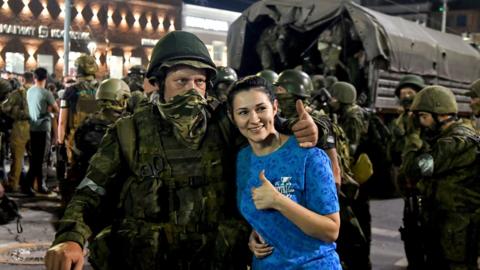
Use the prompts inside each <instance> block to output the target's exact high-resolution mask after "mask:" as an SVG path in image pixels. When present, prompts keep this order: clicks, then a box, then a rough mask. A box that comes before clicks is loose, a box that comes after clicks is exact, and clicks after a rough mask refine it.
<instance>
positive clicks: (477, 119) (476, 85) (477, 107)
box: [465, 79, 480, 132]
mask: <svg viewBox="0 0 480 270" xmlns="http://www.w3.org/2000/svg"><path fill="white" fill-rule="evenodd" d="M465 95H466V96H468V97H470V98H471V99H472V101H471V103H470V108H471V109H472V117H471V119H470V121H471V123H472V126H473V127H474V128H475V129H476V130H477V132H479V131H480V102H479V100H478V99H480V79H478V80H476V81H474V82H473V83H472V85H470V91H468V92H467V93H465ZM474 101H476V102H474Z"/></svg>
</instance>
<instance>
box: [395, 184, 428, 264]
mask: <svg viewBox="0 0 480 270" xmlns="http://www.w3.org/2000/svg"><path fill="white" fill-rule="evenodd" d="M404 200H405V208H404V210H403V226H402V227H400V229H399V231H400V236H401V238H402V241H403V242H404V247H405V254H406V256H407V260H408V266H409V269H424V267H425V243H424V242H423V227H422V219H421V213H422V198H421V197H420V196H419V194H418V191H416V190H414V189H408V190H407V192H406V196H405V198H404Z"/></svg>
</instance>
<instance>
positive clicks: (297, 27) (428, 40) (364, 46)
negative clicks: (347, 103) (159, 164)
mask: <svg viewBox="0 0 480 270" xmlns="http://www.w3.org/2000/svg"><path fill="white" fill-rule="evenodd" d="M227 43H228V44H227V46H228V65H229V66H230V67H232V68H234V69H235V70H237V72H238V73H239V75H240V76H244V75H247V74H255V73H256V72H258V71H260V70H262V69H266V68H268V69H273V70H275V71H277V72H280V71H282V70H284V69H287V68H295V67H298V66H300V67H302V69H303V70H304V71H306V72H307V73H310V74H332V75H336V76H337V77H338V78H339V80H344V81H350V82H351V83H353V84H354V85H355V86H356V88H357V91H358V92H359V93H358V96H359V97H363V98H364V100H362V102H364V104H363V105H365V106H366V107H370V108H371V109H372V110H375V111H376V112H378V113H380V114H383V115H386V114H390V113H394V112H396V109H397V108H398V101H397V99H396V97H395V95H394V90H395V87H396V85H397V84H398V81H399V79H400V78H401V77H402V76H403V75H404V74H416V75H420V76H422V77H423V78H424V79H425V81H426V82H427V83H429V84H440V85H444V86H446V87H448V88H450V89H452V90H453V92H454V93H455V94H456V97H457V101H458V104H459V111H460V113H461V114H468V113H469V112H470V108H469V106H468V103H469V98H468V97H465V96H463V95H462V94H463V93H464V92H465V91H466V89H467V88H468V86H469V85H470V83H471V82H473V81H474V80H475V79H478V78H480V53H479V51H478V50H477V49H475V48H474V47H472V46H471V45H470V44H468V43H466V42H464V41H463V40H462V37H460V36H456V35H453V34H448V33H442V32H439V31H436V30H434V29H430V28H427V27H425V26H422V25H420V24H417V23H415V22H411V21H407V20H405V19H402V18H400V17H393V16H389V15H385V14H382V13H380V12H377V11H374V10H371V9H368V8H365V7H362V6H360V5H358V4H356V3H353V2H351V1H347V0H340V1H331V0H303V1H299V0H263V1H259V2H256V3H255V4H253V5H252V6H250V7H249V8H248V9H247V10H245V11H244V12H243V13H242V15H241V16H240V17H239V18H238V19H237V20H236V21H235V22H234V23H233V24H232V25H231V27H230V29H229V32H228V38H227Z"/></svg>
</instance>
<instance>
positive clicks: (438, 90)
mask: <svg viewBox="0 0 480 270" xmlns="http://www.w3.org/2000/svg"><path fill="white" fill-rule="evenodd" d="M410 110H412V111H413V112H429V113H435V114H453V113H457V112H458V106H457V101H456V100H455V95H453V93H452V91H451V90H450V89H448V88H446V87H443V86H440V85H432V86H428V87H425V88H423V89H422V90H421V91H420V92H418V94H416V95H415V98H414V99H413V103H412V106H411V107H410Z"/></svg>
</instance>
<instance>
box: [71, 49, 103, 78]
mask: <svg viewBox="0 0 480 270" xmlns="http://www.w3.org/2000/svg"><path fill="white" fill-rule="evenodd" d="M75 68H77V74H78V75H81V76H89V75H95V73H97V71H98V65H97V62H96V61H95V57H93V56H91V55H87V54H82V55H80V56H79V57H78V58H77V59H75Z"/></svg>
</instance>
